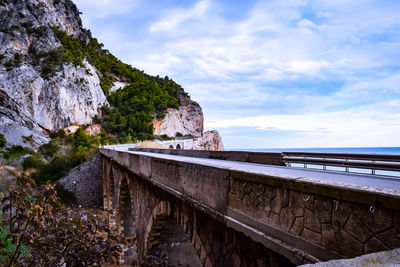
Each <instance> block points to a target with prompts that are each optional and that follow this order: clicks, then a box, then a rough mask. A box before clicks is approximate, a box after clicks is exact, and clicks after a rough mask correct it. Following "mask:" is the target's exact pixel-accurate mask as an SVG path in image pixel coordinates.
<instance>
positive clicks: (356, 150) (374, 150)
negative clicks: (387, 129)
mask: <svg viewBox="0 0 400 267" xmlns="http://www.w3.org/2000/svg"><path fill="white" fill-rule="evenodd" d="M234 150H236V151H252V152H316V153H350V154H387V155H400V147H330V148H315V147H308V148H257V149H234ZM392 163H395V164H399V162H392ZM291 166H292V167H299V168H302V167H303V166H304V165H303V164H291ZM307 167H308V168H310V169H319V170H320V169H322V168H323V167H322V166H318V165H311V164H308V165H307ZM326 170H330V171H345V168H343V167H334V166H327V167H326ZM399 170H400V164H399ZM348 171H350V172H352V173H360V174H370V173H371V170H369V169H358V168H350V169H348ZM375 174H376V175H383V176H392V177H396V178H400V171H384V170H376V171H375Z"/></svg>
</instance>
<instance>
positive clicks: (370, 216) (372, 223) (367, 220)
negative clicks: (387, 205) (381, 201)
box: [352, 204, 392, 233]
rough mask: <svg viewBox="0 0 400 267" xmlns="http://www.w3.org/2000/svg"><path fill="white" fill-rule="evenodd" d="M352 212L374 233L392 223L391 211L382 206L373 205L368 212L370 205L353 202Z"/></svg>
mask: <svg viewBox="0 0 400 267" xmlns="http://www.w3.org/2000/svg"><path fill="white" fill-rule="evenodd" d="M352 206H353V211H354V214H355V215H356V216H357V218H359V219H360V220H361V221H362V222H363V223H364V224H365V226H367V228H368V229H370V230H371V232H373V233H376V232H380V231H382V230H384V229H385V228H388V227H389V226H391V225H392V212H391V211H388V210H386V209H384V208H380V207H375V210H374V212H370V206H368V205H361V204H353V205H352Z"/></svg>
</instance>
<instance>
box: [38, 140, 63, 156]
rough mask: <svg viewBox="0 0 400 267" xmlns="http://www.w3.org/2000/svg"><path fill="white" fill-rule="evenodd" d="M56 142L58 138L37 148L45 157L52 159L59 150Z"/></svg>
mask: <svg viewBox="0 0 400 267" xmlns="http://www.w3.org/2000/svg"><path fill="white" fill-rule="evenodd" d="M58 141H59V138H58V137H57V138H55V139H52V140H51V141H50V142H48V143H47V144H44V145H42V146H41V147H40V148H39V150H40V152H42V153H43V154H44V155H46V156H49V157H53V156H54V155H55V154H57V152H58V151H59V150H60V147H59V146H58V144H57V142H58Z"/></svg>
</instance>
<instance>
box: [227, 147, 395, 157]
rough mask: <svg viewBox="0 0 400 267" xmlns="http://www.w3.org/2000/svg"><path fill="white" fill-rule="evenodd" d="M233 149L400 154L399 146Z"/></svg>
mask: <svg viewBox="0 0 400 267" xmlns="http://www.w3.org/2000/svg"><path fill="white" fill-rule="evenodd" d="M232 150H234V151H253V152H319V153H356V154H357V153H362V154H394V155H400V147H329V148H326V147H324V148H316V147H308V148H251V149H248V148H247V149H232Z"/></svg>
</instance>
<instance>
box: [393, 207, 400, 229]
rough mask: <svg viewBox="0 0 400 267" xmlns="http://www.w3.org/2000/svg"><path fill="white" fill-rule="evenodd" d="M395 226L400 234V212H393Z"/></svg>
mask: <svg viewBox="0 0 400 267" xmlns="http://www.w3.org/2000/svg"><path fill="white" fill-rule="evenodd" d="M393 226H394V227H395V228H396V229H397V231H399V232H400V212H398V211H394V212H393Z"/></svg>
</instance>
